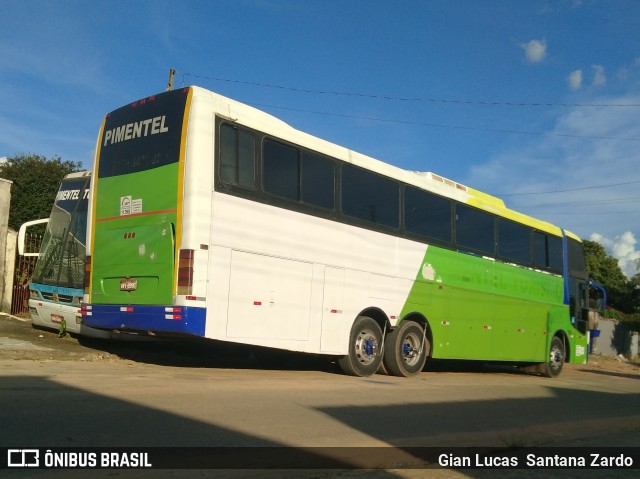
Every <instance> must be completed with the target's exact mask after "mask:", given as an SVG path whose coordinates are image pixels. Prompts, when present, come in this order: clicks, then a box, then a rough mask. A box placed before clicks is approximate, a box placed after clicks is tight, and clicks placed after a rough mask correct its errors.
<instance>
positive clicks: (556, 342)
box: [540, 336, 566, 378]
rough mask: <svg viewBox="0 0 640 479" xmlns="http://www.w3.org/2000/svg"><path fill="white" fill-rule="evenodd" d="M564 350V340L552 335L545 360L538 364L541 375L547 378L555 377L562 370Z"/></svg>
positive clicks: (564, 356)
mask: <svg viewBox="0 0 640 479" xmlns="http://www.w3.org/2000/svg"><path fill="white" fill-rule="evenodd" d="M565 358H566V351H565V347H564V341H562V338H560V337H558V336H554V338H553V339H552V340H551V346H550V347H549V355H548V357H547V362H546V363H543V364H541V365H540V369H541V372H542V375H543V376H545V377H548V378H555V377H557V376H558V375H560V373H561V372H562V366H564V360H565Z"/></svg>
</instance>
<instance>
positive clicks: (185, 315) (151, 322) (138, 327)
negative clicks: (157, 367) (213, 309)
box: [82, 304, 206, 336]
mask: <svg viewBox="0 0 640 479" xmlns="http://www.w3.org/2000/svg"><path fill="white" fill-rule="evenodd" d="M85 308H91V309H87V310H85ZM122 308H133V311H122V310H121V309H122ZM165 308H170V309H171V310H172V312H167V311H165ZM82 313H83V314H82V316H83V322H84V324H86V325H87V326H89V327H91V328H98V329H109V330H113V329H117V330H120V331H127V330H135V331H151V332H162V333H176V334H190V335H194V336H204V330H205V317H206V309H205V308H194V307H189V306H141V305H126V304H90V305H86V306H83V311H82ZM86 313H91V315H88V314H86ZM167 315H180V316H181V318H180V319H167V318H166V316H167Z"/></svg>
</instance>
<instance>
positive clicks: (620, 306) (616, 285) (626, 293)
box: [584, 241, 639, 314]
mask: <svg viewBox="0 0 640 479" xmlns="http://www.w3.org/2000/svg"><path fill="white" fill-rule="evenodd" d="M584 251H585V259H586V262H587V271H588V272H589V277H590V278H591V279H593V280H595V281H597V282H598V283H600V284H601V285H602V286H604V288H605V289H606V290H607V297H608V303H609V306H611V307H612V308H615V309H616V310H618V311H621V312H623V313H627V314H629V313H634V312H637V311H638V306H639V305H638V300H639V299H638V289H637V286H638V280H637V279H635V278H634V279H631V280H630V279H628V278H627V277H626V276H625V275H624V273H623V272H622V269H620V265H619V264H618V260H616V259H615V258H613V257H612V256H610V255H609V254H608V253H607V252H606V250H605V249H604V247H603V246H602V245H601V244H599V243H596V242H594V241H584Z"/></svg>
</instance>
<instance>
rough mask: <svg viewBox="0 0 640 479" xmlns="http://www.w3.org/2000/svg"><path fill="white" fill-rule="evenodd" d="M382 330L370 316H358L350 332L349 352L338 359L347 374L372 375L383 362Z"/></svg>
mask: <svg viewBox="0 0 640 479" xmlns="http://www.w3.org/2000/svg"><path fill="white" fill-rule="evenodd" d="M381 348H382V330H381V329H380V326H379V325H378V323H376V322H375V321H374V320H373V319H371V318H369V317H368V316H358V317H357V318H356V320H355V321H354V323H353V326H352V327H351V334H349V354H347V355H346V356H342V357H341V358H340V359H338V364H339V365H340V367H341V368H342V370H343V371H344V373H345V374H348V375H350V376H360V377H365V376H371V375H372V374H375V373H376V371H377V370H378V368H379V367H380V364H381V363H382V351H381Z"/></svg>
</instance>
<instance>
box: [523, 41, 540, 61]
mask: <svg viewBox="0 0 640 479" xmlns="http://www.w3.org/2000/svg"><path fill="white" fill-rule="evenodd" d="M520 47H521V48H523V49H524V53H525V58H526V59H527V61H528V62H529V63H539V62H541V61H542V60H544V59H545V57H546V56H547V41H546V40H544V39H543V40H531V41H530V42H527V43H521V44H520Z"/></svg>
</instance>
